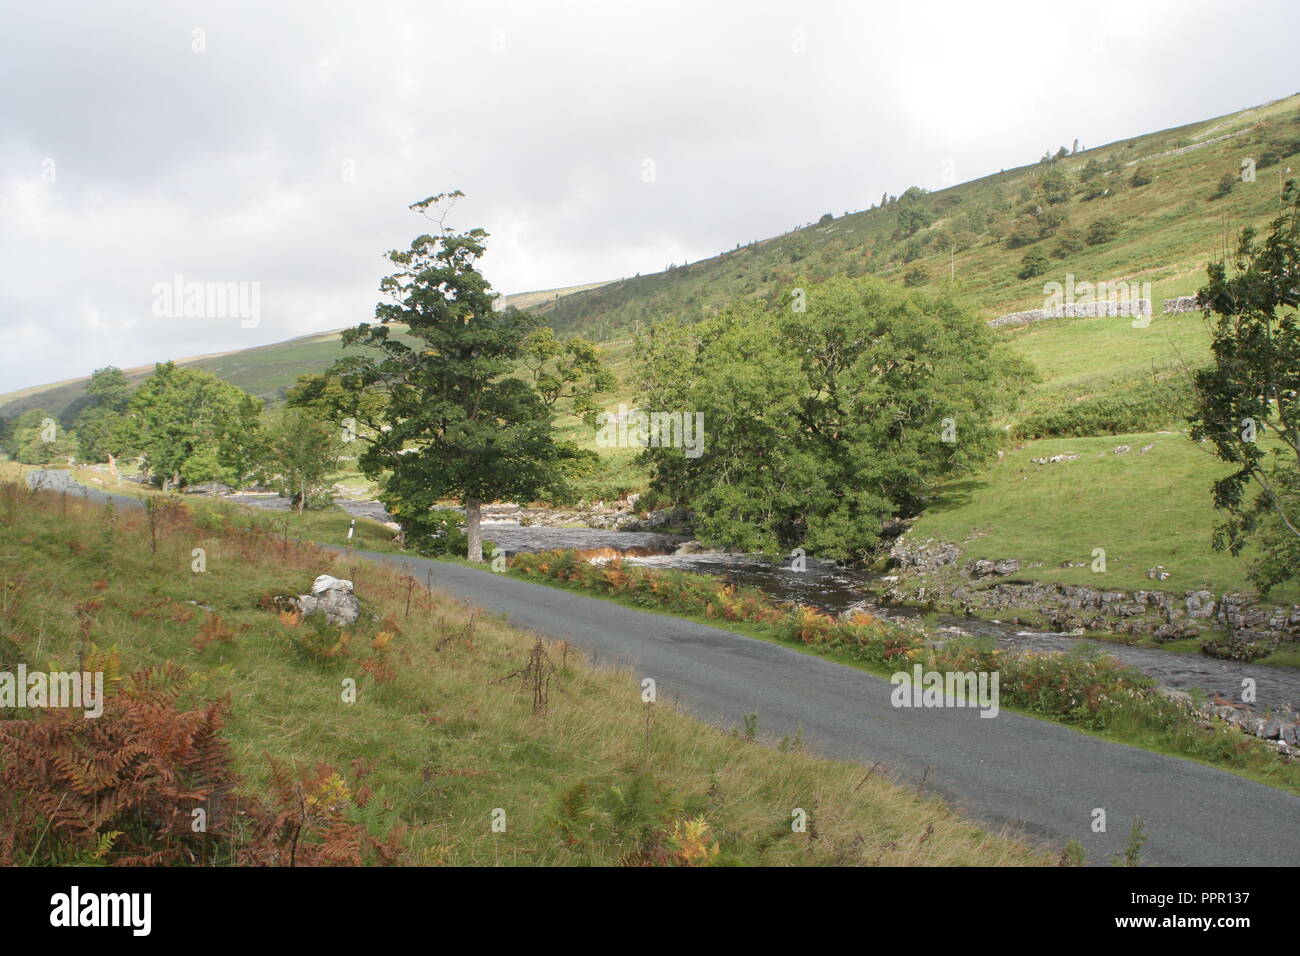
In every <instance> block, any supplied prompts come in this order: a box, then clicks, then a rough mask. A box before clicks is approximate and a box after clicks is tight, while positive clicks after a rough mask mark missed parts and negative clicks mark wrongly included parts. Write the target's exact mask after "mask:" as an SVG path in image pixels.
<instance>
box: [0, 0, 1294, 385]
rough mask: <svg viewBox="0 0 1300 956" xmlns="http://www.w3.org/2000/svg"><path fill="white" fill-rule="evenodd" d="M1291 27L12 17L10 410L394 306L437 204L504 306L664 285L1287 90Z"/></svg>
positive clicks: (8, 109)
mask: <svg viewBox="0 0 1300 956" xmlns="http://www.w3.org/2000/svg"><path fill="white" fill-rule="evenodd" d="M1297 36H1300V4H1295V3H1293V2H1291V0H1271V2H1251V0H1244V2H1234V3H1232V4H1229V5H1223V4H1221V3H1211V2H1201V0H1124V2H1119V3H1109V2H1101V3H1096V2H1094V3H1076V2H1070V0H1050V2H1042V0H1036V2H1031V3H1030V2H1026V3H1018V2H1005V3H990V4H980V3H970V2H958V3H946V2H936V0H926V2H922V3H916V2H896V3H888V4H886V3H876V2H863V0H859V2H842V3H841V2H817V0H801V2H791V0H771V2H765V0H746V2H710V0H693V2H685V3H676V2H665V0H659V2H654V3H641V2H631V0H623V2H605V3H597V2H577V0H574V2H565V0H550V2H548V0H529V2H522V0H521V2H502V0H483V2H472V3H471V2H438V0H423V2H411V3H397V2H393V3H388V2H366V3H340V2H331V0H313V2H310V3H305V2H304V3H299V2H275V3H268V2H266V0H259V2H244V0H221V2H216V3H208V2H187V3H185V4H177V3H172V2H163V0H158V2H117V3H103V2H84V3H82V2H59V0H49V2H41V3H18V2H14V0H0V343H2V346H0V393H2V392H8V391H11V390H15V389H18V388H23V387H27V386H31V385H37V384H43V383H46V382H52V381H59V380H63V379H69V378H75V377H80V376H84V375H87V374H89V373H90V371H91V370H92V369H95V368H99V367H102V366H105V365H116V366H119V367H122V368H129V367H132V366H137V365H144V364H147V363H151V362H154V361H160V360H166V359H169V358H179V357H185V356H191V355H198V354H205V353H209V352H217V351H225V350H230V349H241V348H248V347H251V346H255V345H263V344H268V343H271V342H277V341H283V340H284V339H287V338H291V337H293V336H297V335H304V334H308V333H311V332H317V331H323V330H328V329H337V328H343V327H346V326H351V325H356V324H358V323H360V322H364V321H369V320H371V319H372V318H373V314H374V307H375V305H376V303H377V302H378V301H379V293H378V286H379V281H380V279H381V278H382V277H383V276H384V275H385V274H386V269H385V266H386V265H388V263H387V262H386V260H385V259H384V258H383V254H384V253H385V252H386V251H388V250H390V249H394V248H405V247H406V246H407V245H409V243H410V241H411V239H413V238H414V237H415V236H417V235H419V234H421V233H423V232H426V231H429V230H430V229H431V228H432V227H431V226H430V224H429V223H428V222H426V221H425V220H423V219H421V218H420V217H418V216H417V215H416V214H415V213H412V212H411V211H410V210H409V209H408V207H409V205H410V204H411V203H413V202H415V201H417V200H420V199H423V198H425V197H427V196H429V195H432V194H434V193H440V192H447V191H451V190H457V189H458V190H461V191H463V192H464V193H465V194H466V196H465V198H464V199H463V200H461V201H459V202H458V203H457V204H456V206H455V208H454V209H453V210H452V211H451V214H450V216H449V218H448V220H447V222H448V224H449V225H450V226H452V227H454V228H460V229H468V228H471V227H475V226H481V227H483V228H485V229H486V230H487V231H488V232H489V234H490V236H491V238H490V239H489V240H488V244H489V251H488V254H487V255H486V256H485V257H484V260H483V262H482V268H483V270H484V272H485V274H486V275H487V276H488V278H489V279H490V280H491V282H492V284H493V286H494V287H495V288H496V289H498V290H500V291H502V292H507V293H510V292H523V291H529V290H534V289H549V288H556V287H563V286H567V285H573V284H578V283H584V282H593V281H598V280H603V279H610V278H617V277H622V276H631V275H634V274H636V273H638V272H639V273H649V272H656V271H659V270H661V269H663V268H664V267H665V266H666V265H667V264H668V263H670V262H675V263H682V262H690V261H695V260H697V259H701V258H705V257H707V256H710V255H714V254H716V253H718V252H720V251H723V250H726V249H731V248H733V247H734V246H736V244H737V243H745V242H749V241H750V240H753V239H762V238H766V237H768V236H772V235H776V234H779V233H782V232H785V231H787V230H789V229H791V228H794V227H797V226H800V225H803V224H805V223H808V222H811V221H814V220H816V219H817V218H818V217H819V216H821V215H822V214H823V213H826V212H831V213H834V214H835V215H837V216H838V215H841V214H842V213H844V212H850V211H857V210H860V209H866V208H868V207H869V206H870V205H871V204H872V203H874V202H878V201H879V199H880V196H881V194H882V193H885V192H889V193H894V194H897V193H901V192H902V191H903V190H904V189H906V188H907V187H908V186H911V185H920V186H923V187H925V188H928V189H939V188H943V186H945V185H948V184H950V183H952V182H960V181H965V180H969V179H975V178H978V177H980V176H983V175H987V174H989V173H993V172H997V171H998V170H1000V169H1003V168H1010V167H1014V166H1020V165H1024V164H1026V163H1030V162H1033V161H1035V160H1037V159H1038V157H1039V156H1041V155H1042V153H1043V152H1044V151H1045V150H1047V149H1053V150H1054V149H1055V148H1056V147H1057V146H1060V145H1066V146H1071V145H1072V144H1073V142H1074V140H1075V139H1078V140H1079V141H1080V142H1081V143H1082V144H1083V145H1084V146H1085V147H1087V146H1100V145H1103V144H1105V143H1108V142H1113V141H1115V140H1119V139H1124V138H1127V137H1129V136H1133V135H1138V134H1141V133H1146V132H1152V131H1155V130H1159V129H1166V128H1169V127H1173V126H1179V125H1182V124H1184V123H1189V122H1195V121H1198V120H1202V119H1208V118H1210V117H1213V116H1218V115H1221V114H1224V113H1229V112H1233V111H1236V110H1239V109H1243V108H1245V107H1248V106H1254V105H1258V104H1260V103H1264V102H1267V101H1270V100H1274V99H1278V98H1280V97H1283V96H1288V95H1290V94H1292V93H1294V92H1296V91H1297V90H1298V89H1300V70H1297V69H1296V62H1297V61H1296V58H1295V51H1294V42H1295V38H1296V37H1297ZM178 277H179V278H178ZM228 284H237V285H228ZM177 287H179V288H180V290H181V292H182V294H181V295H180V296H174V295H172V294H171V290H172V289H174V288H177ZM195 288H197V289H199V290H200V291H201V292H203V293H205V295H204V296H203V297H202V299H201V300H196V299H194V298H193V297H192V292H193V290H194V289H195ZM226 289H230V290H231V292H232V295H231V296H230V298H229V299H228V300H227V301H226V302H224V303H223V302H222V301H221V300H220V299H219V298H216V297H211V298H209V296H208V295H207V294H208V293H214V294H215V292H217V291H224V290H226Z"/></svg>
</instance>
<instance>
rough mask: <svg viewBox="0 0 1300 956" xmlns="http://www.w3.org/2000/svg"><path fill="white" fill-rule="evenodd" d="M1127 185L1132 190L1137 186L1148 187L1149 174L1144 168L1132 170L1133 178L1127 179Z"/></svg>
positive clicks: (1149, 181) (1149, 182)
mask: <svg viewBox="0 0 1300 956" xmlns="http://www.w3.org/2000/svg"><path fill="white" fill-rule="evenodd" d="M1128 184H1129V185H1130V186H1132V187H1133V188H1134V189H1136V188H1138V187H1139V186H1147V185H1150V184H1151V174H1150V173H1149V172H1148V171H1147V169H1146V167H1145V166H1139V167H1137V169H1135V170H1133V176H1132V178H1130V179H1129V181H1128Z"/></svg>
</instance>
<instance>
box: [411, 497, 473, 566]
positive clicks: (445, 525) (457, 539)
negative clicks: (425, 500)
mask: <svg viewBox="0 0 1300 956" xmlns="http://www.w3.org/2000/svg"><path fill="white" fill-rule="evenodd" d="M467 544H468V538H467V537H466V536H465V518H464V516H463V515H462V514H461V513H460V512H458V511H452V510H450V509H447V508H438V509H435V510H434V511H432V512H431V513H430V514H429V517H428V520H426V521H423V522H421V523H420V528H419V530H418V531H415V532H409V533H407V535H406V546H407V547H408V548H410V549H412V550H413V551H416V552H417V553H419V554H430V555H445V556H450V557H455V556H459V555H462V554H464V553H465V546H466V545H467Z"/></svg>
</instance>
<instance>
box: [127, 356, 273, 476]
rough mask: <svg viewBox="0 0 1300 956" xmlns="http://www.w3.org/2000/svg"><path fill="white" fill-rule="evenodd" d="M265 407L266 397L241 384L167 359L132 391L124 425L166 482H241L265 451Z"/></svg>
mask: <svg viewBox="0 0 1300 956" xmlns="http://www.w3.org/2000/svg"><path fill="white" fill-rule="evenodd" d="M261 412H262V402H261V400H260V399H258V398H255V397H254V396H252V395H249V394H248V393H247V392H245V391H244V390H243V389H241V388H239V387H238V386H235V385H231V384H230V383H229V382H223V381H222V380H221V379H219V378H217V377H216V376H215V375H213V374H211V373H210V372H204V371H201V370H199V369H191V368H178V367H177V366H176V364H175V363H174V362H165V363H161V364H159V365H156V366H155V367H154V373H153V375H151V376H150V377H149V379H148V380H147V381H146V382H145V383H144V384H143V385H141V386H140V387H139V388H138V389H137V390H136V391H135V394H134V395H132V397H131V402H130V404H129V405H128V407H127V412H126V417H125V419H124V421H123V422H122V424H121V426H120V429H119V430H118V431H119V432H120V434H121V440H122V441H123V442H124V443H125V444H127V445H130V446H131V447H133V448H136V449H138V450H139V451H140V453H141V455H142V456H143V458H144V466H145V472H146V474H149V475H151V476H152V477H153V479H154V481H155V482H156V483H159V484H161V485H162V487H164V488H166V487H182V486H184V485H191V484H196V483H199V482H204V481H225V482H229V483H231V484H239V483H241V482H242V481H244V479H246V478H247V477H249V476H250V475H251V474H252V473H253V471H254V470H255V469H256V467H257V462H258V460H259V458H260V457H261V454H262V449H261V442H262V434H261V428H260V425H259V417H260V415H261Z"/></svg>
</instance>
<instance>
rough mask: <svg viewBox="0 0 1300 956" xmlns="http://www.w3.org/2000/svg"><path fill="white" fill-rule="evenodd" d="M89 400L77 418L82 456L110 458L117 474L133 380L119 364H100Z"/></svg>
mask: <svg viewBox="0 0 1300 956" xmlns="http://www.w3.org/2000/svg"><path fill="white" fill-rule="evenodd" d="M86 401H87V404H86V405H85V406H84V407H83V408H82V410H81V412H80V414H78V415H77V419H76V431H77V447H78V450H79V453H80V456H81V459H82V460H83V461H105V460H107V461H108V463H109V466H110V467H111V468H112V469H113V473H114V474H116V473H117V456H118V455H119V454H121V453H122V452H123V450H124V447H125V446H124V444H123V441H122V435H123V434H124V433H123V432H122V431H121V428H122V421H123V420H124V418H125V416H126V409H127V406H128V405H129V404H130V401H131V384H130V382H128V381H127V378H126V375H124V374H123V372H122V370H121V369H119V368H114V367H113V366H111V365H109V366H106V367H105V368H97V369H95V371H93V372H91V374H90V381H89V382H88V383H87V385H86Z"/></svg>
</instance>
